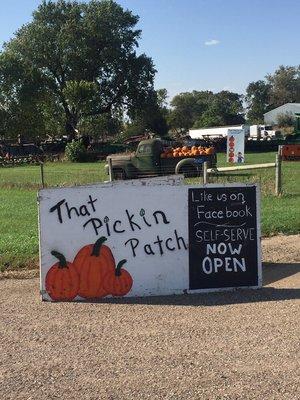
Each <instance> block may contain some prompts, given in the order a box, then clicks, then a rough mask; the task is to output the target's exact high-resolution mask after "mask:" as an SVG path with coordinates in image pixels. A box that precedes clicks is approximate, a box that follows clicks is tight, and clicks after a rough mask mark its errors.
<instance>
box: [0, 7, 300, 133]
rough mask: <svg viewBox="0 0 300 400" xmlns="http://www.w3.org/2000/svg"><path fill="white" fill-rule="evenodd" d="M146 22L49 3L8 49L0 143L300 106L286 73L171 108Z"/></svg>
mask: <svg viewBox="0 0 300 400" xmlns="http://www.w3.org/2000/svg"><path fill="white" fill-rule="evenodd" d="M138 19H139V17H138V16H136V15H134V14H133V13H132V12H130V11H128V10H124V9H123V8H122V7H121V6H120V5H119V4H117V3H116V2H114V1H112V0H101V1H97V0H93V1H90V2H86V3H82V2H79V1H66V0H58V1H43V2H42V3H41V5H40V6H39V7H38V8H37V10H36V11H35V12H34V13H33V18H32V21H31V22H29V23H28V24H26V25H24V26H22V27H21V28H20V29H19V30H18V31H17V32H16V33H15V35H14V37H13V38H12V39H11V40H10V41H8V42H7V43H5V44H4V46H3V50H2V51H0V136H2V137H4V138H8V137H9V138H16V137H17V136H18V135H24V136H25V137H26V138H27V139H36V138H39V139H44V138H47V137H59V136H62V135H67V136H68V137H69V138H74V137H76V136H78V134H81V135H90V136H94V137H95V138H96V139H97V140H105V139H106V138H107V137H109V138H119V139H120V140H121V139H122V138H125V137H129V136H134V135H139V134H142V133H144V132H147V131H148V132H153V133H156V134H158V135H166V134H168V132H172V133H173V134H174V135H179V134H182V133H185V132H187V131H188V129H190V128H202V127H211V126H222V125H237V124H243V123H245V122H246V121H247V122H250V123H261V122H262V121H263V114H264V113H265V112H267V111H269V110H270V109H272V108H274V107H277V106H279V105H282V104H284V103H287V102H300V67H299V66H297V67H289V66H287V67H284V66H280V67H279V68H278V69H277V70H276V71H275V73H274V74H272V75H271V74H270V75H267V76H266V78H265V79H264V80H259V81H257V82H251V83H250V84H249V85H248V87H247V90H246V95H245V96H243V95H242V94H238V93H233V92H230V91H225V90H223V91H221V92H219V93H213V92H211V91H196V90H194V91H192V92H185V93H180V94H178V95H176V96H175V97H174V98H173V99H171V100H170V102H168V93H167V91H166V89H159V90H154V86H153V82H154V76H155V73H156V70H155V67H154V64H153V61H152V59H151V58H150V57H148V56H146V55H145V54H139V55H138V53H137V47H138V42H139V39H140V35H141V31H140V30H138V29H136V24H137V22H138Z"/></svg>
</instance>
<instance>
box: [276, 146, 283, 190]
mask: <svg viewBox="0 0 300 400" xmlns="http://www.w3.org/2000/svg"><path fill="white" fill-rule="evenodd" d="M281 190H282V185H281V155H280V149H278V154H276V167H275V194H276V196H279V195H280V194H281Z"/></svg>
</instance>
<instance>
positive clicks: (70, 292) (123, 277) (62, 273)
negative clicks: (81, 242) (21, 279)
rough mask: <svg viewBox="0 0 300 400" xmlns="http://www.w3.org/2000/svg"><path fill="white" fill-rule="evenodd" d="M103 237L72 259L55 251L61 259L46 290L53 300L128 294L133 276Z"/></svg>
mask: <svg viewBox="0 0 300 400" xmlns="http://www.w3.org/2000/svg"><path fill="white" fill-rule="evenodd" d="M105 241H106V237H104V236H103V237H101V238H100V239H98V240H97V241H96V243H94V244H88V245H86V246H84V247H82V248H81V249H80V250H79V252H78V253H77V255H76V257H75V258H74V261H73V262H69V261H67V260H66V258H65V257H64V255H63V254H61V253H59V252H58V251H56V250H53V251H52V252H51V254H52V255H53V256H54V257H55V258H57V259H58V262H57V263H55V264H54V265H52V267H51V268H50V269H49V271H48V272H47V275H46V279H45V286H46V291H47V293H48V294H49V296H50V297H51V299H52V300H54V301H71V300H73V299H74V298H75V297H76V296H80V297H83V298H84V299H98V298H101V297H105V296H107V295H112V296H125V294H127V293H128V292H129V291H130V289H131V287H132V284H133V279H132V277H131V275H130V274H129V272H128V271H126V270H125V269H124V268H122V267H123V265H124V264H125V263H126V260H121V261H120V262H119V263H118V264H117V265H116V263H115V259H114V256H113V254H112V252H111V250H110V248H109V247H108V246H105V245H104V244H103V243H104V242H105Z"/></svg>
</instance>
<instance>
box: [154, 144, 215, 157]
mask: <svg viewBox="0 0 300 400" xmlns="http://www.w3.org/2000/svg"><path fill="white" fill-rule="evenodd" d="M214 152H215V149H214V147H203V146H192V147H188V146H182V147H176V148H174V149H166V150H165V151H164V152H163V153H161V155H160V157H161V158H174V157H175V158H176V157H196V156H207V155H210V154H214Z"/></svg>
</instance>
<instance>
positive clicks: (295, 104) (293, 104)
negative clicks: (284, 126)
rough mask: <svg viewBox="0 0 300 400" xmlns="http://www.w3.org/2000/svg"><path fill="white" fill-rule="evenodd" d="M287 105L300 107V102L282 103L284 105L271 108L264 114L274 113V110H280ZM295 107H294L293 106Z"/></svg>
mask: <svg viewBox="0 0 300 400" xmlns="http://www.w3.org/2000/svg"><path fill="white" fill-rule="evenodd" d="M287 106H296V107H299V108H300V103H286V104H282V106H279V107H276V108H273V110H270V111H268V112H266V113H264V115H267V114H269V113H272V112H274V111H276V110H280V109H282V108H287ZM293 108H294V107H293Z"/></svg>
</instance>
